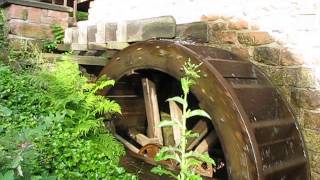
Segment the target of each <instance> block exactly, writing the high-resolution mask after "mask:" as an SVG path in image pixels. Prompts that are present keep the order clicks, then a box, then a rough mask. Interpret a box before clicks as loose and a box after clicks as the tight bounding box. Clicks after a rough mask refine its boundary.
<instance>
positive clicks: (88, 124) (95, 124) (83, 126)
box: [74, 120, 102, 137]
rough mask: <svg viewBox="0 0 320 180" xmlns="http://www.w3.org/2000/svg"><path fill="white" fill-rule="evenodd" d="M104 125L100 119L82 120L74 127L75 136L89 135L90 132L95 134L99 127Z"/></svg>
mask: <svg viewBox="0 0 320 180" xmlns="http://www.w3.org/2000/svg"><path fill="white" fill-rule="evenodd" d="M101 126H102V122H101V121H98V120H86V121H84V122H81V123H80V124H78V125H77V126H76V128H75V129H74V135H75V136H77V137H78V136H87V134H88V133H89V132H92V133H93V134H95V133H96V132H97V131H98V129H99V128H100V127H101Z"/></svg>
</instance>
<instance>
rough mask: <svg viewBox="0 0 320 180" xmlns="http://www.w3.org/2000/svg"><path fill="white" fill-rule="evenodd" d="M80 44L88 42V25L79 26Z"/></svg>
mask: <svg viewBox="0 0 320 180" xmlns="http://www.w3.org/2000/svg"><path fill="white" fill-rule="evenodd" d="M78 44H88V27H87V26H79V27H78Z"/></svg>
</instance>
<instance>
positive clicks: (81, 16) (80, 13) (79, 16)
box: [77, 11, 88, 21]
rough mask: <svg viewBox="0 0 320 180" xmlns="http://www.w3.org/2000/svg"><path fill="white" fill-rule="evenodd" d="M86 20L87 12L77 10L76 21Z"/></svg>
mask: <svg viewBox="0 0 320 180" xmlns="http://www.w3.org/2000/svg"><path fill="white" fill-rule="evenodd" d="M86 20H88V13H87V12H83V11H78V12H77V21H86Z"/></svg>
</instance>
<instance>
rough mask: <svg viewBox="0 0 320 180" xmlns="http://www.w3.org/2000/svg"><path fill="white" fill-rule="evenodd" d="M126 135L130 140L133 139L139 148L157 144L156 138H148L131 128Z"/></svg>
mask: <svg viewBox="0 0 320 180" xmlns="http://www.w3.org/2000/svg"><path fill="white" fill-rule="evenodd" d="M128 134H129V136H130V137H131V138H132V139H134V140H135V141H136V142H137V143H139V144H140V145H141V146H145V145H147V144H156V143H158V142H159V139H158V138H149V137H147V136H145V135H144V134H142V133H140V132H138V131H137V130H136V129H133V128H130V129H129V131H128Z"/></svg>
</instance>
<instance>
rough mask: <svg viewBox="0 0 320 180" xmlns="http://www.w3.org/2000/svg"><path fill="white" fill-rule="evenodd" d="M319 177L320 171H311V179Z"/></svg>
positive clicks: (317, 179)
mask: <svg viewBox="0 0 320 180" xmlns="http://www.w3.org/2000/svg"><path fill="white" fill-rule="evenodd" d="M319 179H320V173H317V172H312V171H311V180H319Z"/></svg>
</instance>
